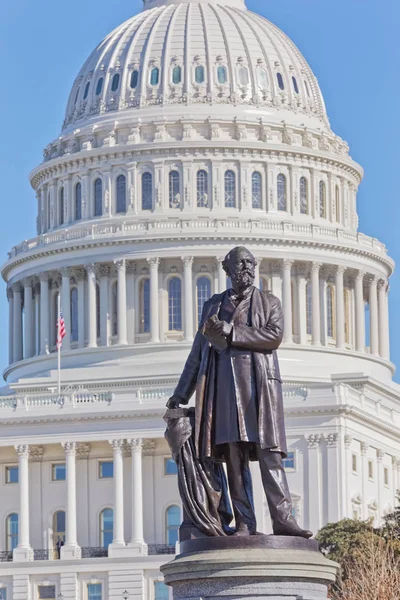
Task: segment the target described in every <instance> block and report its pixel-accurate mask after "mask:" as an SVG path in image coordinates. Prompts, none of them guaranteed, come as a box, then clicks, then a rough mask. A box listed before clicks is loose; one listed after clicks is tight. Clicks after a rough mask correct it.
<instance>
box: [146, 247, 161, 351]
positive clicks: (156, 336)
mask: <svg viewBox="0 0 400 600" xmlns="http://www.w3.org/2000/svg"><path fill="white" fill-rule="evenodd" d="M147 262H148V263H149V265H150V330H151V335H150V341H151V342H153V343H155V342H159V341H160V326H159V302H158V266H159V264H160V259H159V258H156V257H153V258H148V259H147Z"/></svg>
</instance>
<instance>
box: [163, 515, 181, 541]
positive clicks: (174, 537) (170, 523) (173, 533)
mask: <svg viewBox="0 0 400 600" xmlns="http://www.w3.org/2000/svg"><path fill="white" fill-rule="evenodd" d="M165 516H166V519H165V521H166V543H167V544H170V545H175V544H176V542H177V541H178V532H179V527H180V525H181V509H180V508H179V506H170V507H169V508H167V511H166V515H165Z"/></svg>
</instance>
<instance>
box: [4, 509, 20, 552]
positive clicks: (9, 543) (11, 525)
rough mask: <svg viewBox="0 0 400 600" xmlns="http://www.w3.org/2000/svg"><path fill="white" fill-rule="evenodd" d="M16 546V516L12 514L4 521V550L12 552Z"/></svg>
mask: <svg viewBox="0 0 400 600" xmlns="http://www.w3.org/2000/svg"><path fill="white" fill-rule="evenodd" d="M17 546H18V515H17V513H12V514H11V515H8V517H7V519H6V550H7V552H12V551H13V550H14V549H15V548H16V547H17Z"/></svg>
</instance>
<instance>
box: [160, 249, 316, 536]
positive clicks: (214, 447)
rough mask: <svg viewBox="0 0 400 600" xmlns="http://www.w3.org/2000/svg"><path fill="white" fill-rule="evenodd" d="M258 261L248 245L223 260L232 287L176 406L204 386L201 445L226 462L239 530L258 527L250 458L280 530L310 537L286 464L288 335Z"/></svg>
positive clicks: (173, 401)
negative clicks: (283, 373)
mask: <svg viewBox="0 0 400 600" xmlns="http://www.w3.org/2000/svg"><path fill="white" fill-rule="evenodd" d="M255 265H256V261H255V259H254V256H253V255H252V254H251V252H249V251H248V250H247V249H246V248H244V247H237V248H234V249H233V250H231V252H229V254H228V255H227V256H226V257H225V260H224V262H223V267H224V270H225V271H226V273H227V275H228V276H229V277H230V279H231V282H232V288H231V289H229V290H227V291H225V292H223V293H222V294H216V295H214V296H213V297H212V298H211V299H210V300H208V301H207V302H206V303H205V305H204V308H203V314H202V318H201V323H200V327H199V331H198V333H197V335H196V338H195V340H194V343H193V347H192V350H191V352H190V355H189V358H188V359H187V362H186V364H185V368H184V370H183V373H182V376H181V378H180V380H179V383H178V386H177V388H176V390H175V392H174V395H173V396H172V398H170V400H169V401H168V404H167V406H168V408H171V409H173V408H178V407H179V405H180V404H187V403H188V402H189V400H190V398H191V396H192V395H193V393H194V392H195V391H196V416H195V432H194V435H195V451H196V454H197V456H198V457H199V458H200V459H208V458H213V459H215V460H223V461H225V462H226V467H227V475H228V483H229V491H230V496H231V501H232V506H233V512H234V516H235V522H236V531H235V533H234V534H233V535H238V536H248V535H255V534H256V532H257V525H256V517H255V512H254V504H253V492H252V481H251V474H250V468H249V461H250V460H258V462H259V465H260V470H261V476H262V481H263V486H264V490H265V494H266V497H267V501H268V506H269V510H270V514H271V519H272V524H273V531H274V534H275V535H291V536H302V537H304V538H309V537H311V536H312V533H311V532H310V531H306V530H303V529H301V528H300V527H299V525H298V524H297V523H296V521H295V519H294V518H293V516H292V504H291V498H290V492H289V488H288V484H287V479H286V474H285V470H284V467H283V458H284V457H285V456H286V453H287V447H286V434H285V426H284V414H283V397H282V383H281V378H280V372H279V364H278V358H277V354H276V350H277V349H278V347H279V345H280V344H281V341H282V337H283V314H282V308H281V303H280V301H279V299H278V298H276V297H275V296H273V295H272V294H271V293H270V292H268V291H260V290H258V289H257V288H256V287H254V286H253V283H254V278H255Z"/></svg>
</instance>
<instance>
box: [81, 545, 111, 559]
mask: <svg viewBox="0 0 400 600" xmlns="http://www.w3.org/2000/svg"><path fill="white" fill-rule="evenodd" d="M81 557H82V558H107V557H108V548H91V547H85V548H81Z"/></svg>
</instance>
